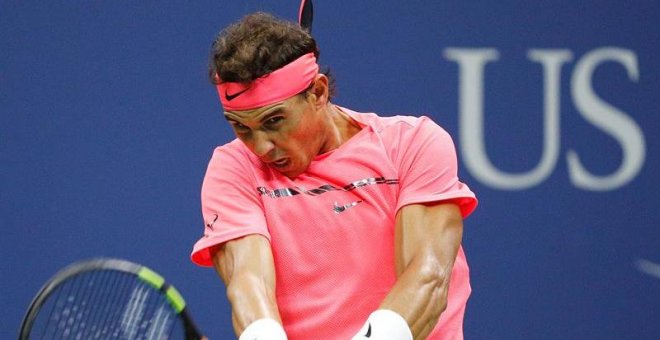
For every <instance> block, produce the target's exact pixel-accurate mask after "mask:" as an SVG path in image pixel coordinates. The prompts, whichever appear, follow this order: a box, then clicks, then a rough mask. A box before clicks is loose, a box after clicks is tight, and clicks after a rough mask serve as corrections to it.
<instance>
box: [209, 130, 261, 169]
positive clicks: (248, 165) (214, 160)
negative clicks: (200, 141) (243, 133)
mask: <svg viewBox="0 0 660 340" xmlns="http://www.w3.org/2000/svg"><path fill="white" fill-rule="evenodd" d="M263 167H264V165H263V163H262V162H261V161H260V160H259V158H257V156H255V155H254V154H253V153H252V152H250V150H249V149H248V148H247V147H246V146H245V145H244V144H243V143H242V142H241V141H240V140H238V139H234V140H232V141H231V142H229V143H227V144H223V145H220V146H218V147H216V148H215V149H214V150H213V154H212V155H211V159H210V161H209V164H208V168H207V171H206V174H207V176H209V175H221V176H232V175H234V176H238V177H244V176H246V175H247V174H250V173H251V174H256V173H259V172H261V171H263V170H264V169H262V168H263Z"/></svg>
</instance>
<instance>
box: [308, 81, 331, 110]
mask: <svg viewBox="0 0 660 340" xmlns="http://www.w3.org/2000/svg"><path fill="white" fill-rule="evenodd" d="M310 92H311V94H313V95H314V97H313V100H314V105H315V106H316V107H317V108H321V107H325V105H327V104H328V101H329V98H330V97H329V95H330V88H329V87H328V77H327V76H326V75H325V74H322V73H319V74H318V75H316V79H314V85H313V86H312V89H311V91H310Z"/></svg>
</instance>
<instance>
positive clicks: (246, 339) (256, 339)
mask: <svg viewBox="0 0 660 340" xmlns="http://www.w3.org/2000/svg"><path fill="white" fill-rule="evenodd" d="M238 340H287V338H286V333H284V328H282V325H280V323H279V322H277V321H275V320H273V319H268V318H266V319H259V320H256V321H254V322H252V323H251V324H249V325H248V326H247V327H246V328H245V330H244V331H243V333H241V336H240V337H238Z"/></svg>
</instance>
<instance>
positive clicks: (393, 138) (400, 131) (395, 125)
mask: <svg viewBox="0 0 660 340" xmlns="http://www.w3.org/2000/svg"><path fill="white" fill-rule="evenodd" d="M342 110H344V111H345V112H347V113H348V114H349V115H350V116H351V117H352V118H353V119H355V120H356V121H358V122H359V123H360V124H362V125H364V126H367V127H369V128H371V129H372V130H373V131H374V132H375V133H376V134H378V135H380V136H381V138H382V140H383V141H384V142H386V143H387V144H390V143H396V144H398V143H401V142H403V143H405V142H414V141H416V140H418V139H425V138H430V137H435V138H440V139H447V138H449V139H451V137H450V136H449V134H448V133H447V131H446V130H445V129H444V128H442V127H441V126H440V125H438V124H437V123H435V122H434V121H433V120H432V119H431V118H429V117H428V116H419V117H416V116H411V115H394V116H381V115H378V114H376V113H361V112H355V111H351V110H348V109H344V108H342Z"/></svg>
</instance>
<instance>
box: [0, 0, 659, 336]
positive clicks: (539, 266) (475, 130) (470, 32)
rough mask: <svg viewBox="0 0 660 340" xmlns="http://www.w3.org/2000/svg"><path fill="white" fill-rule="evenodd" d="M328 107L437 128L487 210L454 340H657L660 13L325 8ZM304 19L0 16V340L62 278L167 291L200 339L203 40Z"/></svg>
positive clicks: (211, 329) (206, 11) (208, 13)
mask: <svg viewBox="0 0 660 340" xmlns="http://www.w3.org/2000/svg"><path fill="white" fill-rule="evenodd" d="M315 5H316V6H315V7H316V12H315V13H316V18H315V23H314V35H315V36H316V38H317V40H318V42H319V44H320V46H321V50H322V57H321V62H322V63H323V64H326V65H329V66H331V68H332V70H333V72H334V74H335V76H336V77H337V79H338V96H337V98H336V100H335V102H336V103H338V104H341V105H344V106H347V107H350V108H353V109H356V110H362V111H375V112H379V113H381V114H384V115H391V114H412V115H422V114H426V115H429V116H431V117H432V118H433V119H434V120H435V121H436V122H438V123H439V124H441V125H443V126H444V127H445V128H446V129H447V130H449V131H450V133H451V134H452V135H453V136H454V139H455V142H456V144H457V148H458V152H459V158H460V161H461V177H462V178H463V180H464V181H465V182H467V183H468V184H469V185H470V186H471V187H472V189H473V190H474V191H475V192H476V193H477V195H478V196H479V198H480V206H479V208H478V209H477V211H476V212H475V213H474V214H473V215H472V216H471V217H470V218H469V219H468V220H467V221H466V227H465V238H464V246H465V249H466V252H467V256H468V260H469V262H470V264H471V272H472V284H473V290H474V292H473V295H472V297H471V300H470V302H469V305H468V310H467V320H466V324H465V328H466V330H465V333H466V338H467V339H658V338H660V322H658V320H660V303H659V302H660V231H659V230H658V225H659V224H660V213H659V212H658V209H657V206H658V199H657V198H656V193H657V192H658V190H659V189H660V181H659V180H658V179H657V177H656V176H657V175H658V171H657V169H658V167H659V166H660V155H659V153H658V150H660V136H659V134H658V132H659V131H660V112H659V109H658V106H659V104H660V101H659V99H658V97H659V95H660V81H659V78H658V74H659V71H660V61H659V60H660V59H658V55H659V54H660V45H659V43H658V42H659V41H660V24H659V23H658V18H660V3H658V2H655V1H643V0H634V1H627V2H621V1H593V0H592V1H580V2H575V1H565V0H556V1H536V2H521V1H511V0H503V1H495V2H477V1H460V2H459V1H415V0H410V1H396V2H395V1H375V0H364V1H359V2H356V1H348V0H342V1H321V0H317V1H316V3H315ZM297 9H298V2H297V1H274V0H271V1H265V0H263V1H247V2H244V1H236V2H226V1H201V0H199V1H170V2H156V1H140V2H125V1H59V2H50V1H48V2H47V1H42V2H36V1H20V2H19V1H0V109H1V112H0V164H1V171H0V176H1V177H0V179H1V183H0V184H1V186H0V202H1V206H0V209H1V210H0V225H1V227H2V236H1V237H0V251H1V253H0V255H1V257H2V259H1V260H0V291H2V294H1V295H0V296H1V297H0V299H1V302H0V305H1V306H2V308H0V338H3V339H10V338H15V336H16V332H17V329H18V327H19V324H20V321H21V318H22V317H23V314H24V312H25V309H26V307H27V305H28V303H29V302H30V300H31V299H32V297H33V295H34V294H35V293H36V291H37V290H38V289H39V288H40V286H41V285H42V283H43V282H44V281H45V280H47V279H48V278H49V277H50V276H52V275H53V274H54V272H55V271H56V270H57V269H58V268H60V267H62V266H64V265H66V264H69V263H70V262H73V261H76V260H79V259H82V258H88V257H94V256H101V255H102V256H116V257H122V258H127V259H131V260H134V261H137V262H141V263H143V264H146V265H148V266H150V267H152V268H153V269H155V270H157V271H159V272H161V273H162V274H163V275H164V276H165V277H166V278H168V279H169V280H170V281H172V282H173V283H174V284H175V285H176V286H177V287H178V288H179V289H180V290H181V292H182V293H183V295H184V296H185V297H186V299H187V301H188V304H189V307H190V309H191V311H192V313H193V316H194V318H195V319H196V320H197V322H198V323H199V325H200V326H201V328H202V329H203V330H205V332H206V333H207V334H208V335H209V336H210V337H211V338H212V339H227V338H230V334H232V331H231V322H230V315H229V307H228V305H227V301H226V298H225V294H224V287H223V285H222V283H221V281H220V280H219V278H217V276H216V275H215V273H214V272H213V271H212V270H210V269H202V268H198V267H195V266H194V265H192V264H191V263H190V262H189V260H188V256H189V252H190V250H191V246H192V244H193V243H194V242H195V241H196V239H197V238H198V237H199V236H200V235H201V233H202V230H203V221H202V218H201V214H200V206H199V205H200V204H199V189H200V184H201V180H202V177H203V174H204V171H205V167H206V163H207V160H208V158H209V157H210V155H211V151H212V148H213V147H214V146H215V145H218V144H221V143H224V142H227V141H229V140H230V139H231V138H232V135H231V132H230V130H229V128H228V126H227V124H226V122H224V120H223V119H222V118H221V114H220V113H221V107H220V105H219V103H218V100H217V97H216V93H215V91H214V89H213V87H212V86H210V85H209V83H208V81H207V79H206V65H207V56H208V51H209V47H210V44H211V42H212V40H213V38H214V36H215V34H216V33H217V32H218V31H219V30H220V29H221V28H223V27H225V26H226V25H227V24H229V23H230V22H233V21H234V20H236V19H238V18H240V17H241V16H242V15H244V14H246V13H248V12H252V11H256V10H264V11H269V12H273V13H275V14H277V15H279V16H282V17H285V18H289V19H295V17H296V15H297Z"/></svg>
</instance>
